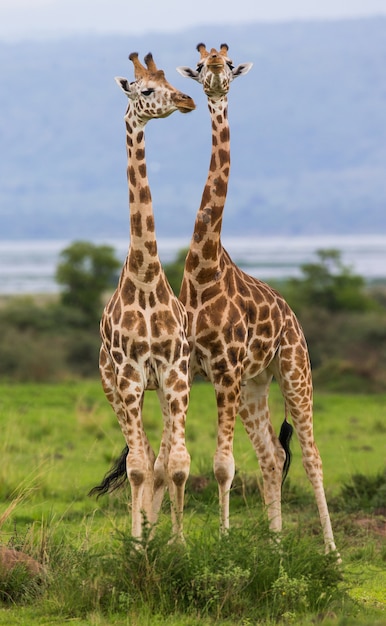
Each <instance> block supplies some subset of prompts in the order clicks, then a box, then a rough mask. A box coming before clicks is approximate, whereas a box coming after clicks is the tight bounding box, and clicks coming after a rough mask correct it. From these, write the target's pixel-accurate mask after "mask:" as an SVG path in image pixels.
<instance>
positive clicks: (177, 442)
mask: <svg viewBox="0 0 386 626" xmlns="http://www.w3.org/2000/svg"><path fill="white" fill-rule="evenodd" d="M177 389H181V392H179V393H178V394H176V392H175V391H170V390H169V391H168V392H166V393H165V391H164V390H159V391H158V392H157V393H158V397H159V399H160V404H161V408H162V413H163V417H164V429H163V433H162V440H161V446H160V452H159V455H158V457H157V460H156V465H155V473H154V502H153V509H154V514H155V515H158V512H159V509H160V507H161V504H162V500H163V495H164V492H165V488H166V486H168V487H169V494H170V502H171V518H172V532H173V536H174V537H175V538H176V539H179V540H181V541H183V540H184V539H183V509H184V499H185V486H186V481H187V480H188V477H189V471H190V455H189V453H188V450H187V448H186V443H185V421H186V411H187V407H188V401H189V386H188V380H187V378H182V379H181V380H180V384H178V385H177Z"/></svg>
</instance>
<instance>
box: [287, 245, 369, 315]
mask: <svg viewBox="0 0 386 626" xmlns="http://www.w3.org/2000/svg"><path fill="white" fill-rule="evenodd" d="M317 255H318V257H319V262H317V263H305V264H304V265H302V266H301V270H302V272H303V277H302V278H293V279H291V280H290V281H289V299H290V300H291V302H292V304H293V305H294V306H297V307H298V308H308V307H317V308H319V309H325V310H327V311H330V312H332V313H335V312H338V311H366V310H369V309H371V308H374V307H375V306H376V305H375V301H374V300H373V299H372V298H370V297H369V296H368V294H366V292H365V281H364V279H363V278H362V277H361V276H358V275H356V274H353V273H352V271H351V269H350V268H349V267H347V266H346V265H344V264H343V263H342V261H341V253H340V251H339V250H335V249H326V250H318V251H317Z"/></svg>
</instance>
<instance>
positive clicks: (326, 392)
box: [0, 242, 386, 626]
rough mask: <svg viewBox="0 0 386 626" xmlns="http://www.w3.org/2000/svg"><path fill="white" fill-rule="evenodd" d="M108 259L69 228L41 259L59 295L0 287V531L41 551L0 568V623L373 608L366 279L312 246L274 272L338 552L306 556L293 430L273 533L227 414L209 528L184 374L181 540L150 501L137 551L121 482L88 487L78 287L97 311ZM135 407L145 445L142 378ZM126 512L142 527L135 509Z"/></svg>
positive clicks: (382, 400)
mask: <svg viewBox="0 0 386 626" xmlns="http://www.w3.org/2000/svg"><path fill="white" fill-rule="evenodd" d="M182 259H183V254H182V253H181V255H179V257H178V259H177V260H176V263H177V264H179V267H180V266H181V261H182ZM117 269H118V265H116V263H114V254H113V251H112V250H111V249H109V248H108V247H107V248H106V247H105V246H103V247H99V246H96V247H94V246H92V245H91V244H88V243H86V242H75V243H74V244H72V245H71V246H70V247H69V248H68V249H66V250H64V251H63V253H62V256H61V260H60V264H59V266H58V269H57V278H58V281H59V282H60V284H61V285H62V287H63V289H62V292H61V295H60V297H59V298H53V299H49V300H46V299H44V300H42V299H37V298H24V297H23V298H9V299H6V300H4V301H3V302H2V305H1V307H0V318H1V325H2V331H3V332H2V334H1V338H0V353H1V360H0V381H1V382H0V407H1V411H0V420H1V427H2V437H1V439H0V455H1V459H2V463H1V467H0V545H3V546H7V547H10V548H16V549H18V550H20V551H23V552H24V553H26V554H28V555H30V556H31V557H33V558H35V559H36V560H37V561H39V562H40V563H42V564H43V567H44V570H43V572H42V573H41V575H40V576H39V577H31V576H30V575H29V574H28V572H27V571H26V570H25V569H24V568H23V567H21V566H18V567H16V568H14V569H13V570H11V571H6V570H5V569H4V570H2V569H0V624H4V625H7V626H11V625H13V624H14V625H25V624H28V625H29V626H34V625H35V624H36V625H38V624H50V625H51V624H63V625H64V624H67V623H71V624H72V623H73V624H81V625H82V626H86V625H90V626H99V625H100V626H105V625H106V626H107V624H109V625H115V624H120V625H121V624H122V625H123V624H127V625H129V624H130V625H136V626H145V625H151V626H153V625H155V626H157V625H158V624H159V625H161V624H162V625H164V624H169V625H171V626H177V625H178V626H192V625H196V624H204V625H207V626H212V625H214V624H221V625H224V626H225V625H231V624H232V625H233V624H237V625H240V626H241V625H243V626H247V625H248V626H249V625H252V624H254V625H260V624H261V625H262V624H265V625H273V624H282V625H284V624H296V625H298V626H305V625H306V624H307V625H309V624H315V623H322V624H324V625H326V626H350V625H354V624H355V625H358V626H359V625H361V626H372V625H374V626H375V625H377V626H381V625H383V624H385V623H386V615H385V607H386V594H385V589H386V567H385V564H386V545H385V536H386V523H385V518H386V467H385V440H386V437H385V435H386V425H385V412H386V408H385V407H386V381H385V378H384V377H385V370H386V368H385V359H386V343H385V336H386V322H385V317H386V316H385V307H386V298H385V292H384V290H383V287H382V286H380V285H371V286H369V285H367V284H365V283H364V281H363V280H362V279H361V277H358V276H355V275H353V274H352V273H351V271H350V269H349V268H346V267H344V266H343V265H342V263H341V260H340V255H339V252H337V251H333V250H326V251H320V252H319V253H318V255H317V259H316V261H315V263H312V264H309V265H307V266H304V267H303V270H302V271H303V276H302V278H301V279H299V280H294V281H289V282H288V283H286V284H283V285H278V287H279V288H280V290H281V291H282V293H283V294H284V295H285V296H286V298H287V299H288V301H289V302H290V304H291V305H292V307H293V308H294V309H295V311H296V312H297V314H298V316H299V318H300V320H301V321H302V324H303V326H304V328H305V333H306V336H307V339H308V342H309V345H310V352H311V358H312V360H313V363H315V367H314V377H315V388H316V393H315V435H316V440H317V443H318V446H319V448H320V452H321V455H322V459H323V462H324V475H325V487H326V492H327V499H328V502H329V505H330V509H331V516H332V523H333V528H334V532H335V538H336V543H337V545H338V549H339V551H340V555H341V557H342V564H341V565H339V564H338V563H337V560H336V555H334V554H332V555H327V556H325V555H324V554H323V540H322V536H321V530H320V522H319V518H318V515H317V511H316V505H315V502H314V497H313V494H312V490H311V487H310V485H309V484H308V481H307V479H306V476H305V473H304V471H303V469H302V464H301V457H300V450H299V446H298V444H297V441H296V440H294V441H293V445H292V451H293V461H292V466H291V469H290V474H289V478H288V479H287V481H286V483H285V485H284V488H283V502H284V504H283V532H282V534H281V542H280V544H277V542H276V541H275V540H273V538H272V537H271V534H270V532H269V530H268V527H267V522H266V516H265V511H264V508H263V506H262V499H261V495H260V493H261V479H260V474H259V469H258V463H257V460H256V458H255V455H254V452H253V450H252V448H251V445H250V443H249V441H248V439H247V437H246V435H245V433H244V431H243V428H242V426H241V424H240V423H237V429H236V436H235V459H236V468H237V471H236V476H235V480H234V484H233V486H232V493H231V526H232V528H231V531H230V533H229V535H227V536H226V537H222V538H220V537H219V534H218V510H217V485H216V483H215V481H214V478H213V475H212V470H211V463H212V457H213V453H214V449H215V438H216V418H215V415H216V411H215V402H214V396H213V391H212V388H211V386H210V385H208V384H207V383H204V382H202V381H197V383H195V384H194V386H193V389H192V394H191V401H190V406H189V412H188V420H187V443H188V448H189V451H190V453H191V456H192V468H191V476H190V478H189V481H188V485H187V496H186V509H185V518H184V527H185V535H186V544H185V545H184V546H180V545H175V544H169V542H168V540H169V538H170V528H171V523H170V514H169V506H168V502H167V499H165V503H164V506H163V510H162V514H161V516H160V520H159V523H158V525H157V529H156V533H155V536H154V537H153V538H151V537H150V534H149V533H148V532H145V534H144V539H143V540H142V541H141V544H142V545H140V549H138V545H137V544H136V542H134V541H133V540H132V539H131V537H130V520H129V511H128V504H129V510H130V494H129V490H128V487H127V485H126V486H125V487H124V488H123V489H122V490H121V491H120V492H115V493H114V494H111V495H109V496H103V497H102V498H100V499H99V500H95V499H93V498H90V497H88V495H87V494H88V491H89V490H90V489H91V488H92V487H93V486H95V484H97V483H98V482H99V481H100V479H101V477H102V476H103V475H104V473H105V472H106V471H107V470H108V468H109V467H110V464H111V462H112V461H113V460H114V459H115V458H116V457H117V456H118V455H119V453H120V451H121V449H122V447H123V445H124V441H123V438H122V435H121V432H120V429H119V427H118V423H117V420H116V417H115V415H114V414H113V412H112V411H111V408H110V406H109V405H108V403H107V401H106V399H105V397H104V395H103V391H102V389H101V385H100V382H99V378H98V372H97V360H98V349H99V335H98V324H97V321H96V319H95V318H96V315H95V311H94V310H91V309H90V308H89V307H88V306H87V303H88V300H87V297H85V296H86V295H87V290H88V287H89V286H90V287H91V286H92V288H93V289H94V286H95V284H97V285H98V290H97V292H95V290H94V291H93V297H94V304H95V306H96V307H97V308H98V310H99V313H98V316H99V315H100V311H101V308H102V306H103V302H104V301H105V299H106V294H108V293H109V292H111V290H112V289H113V288H114V285H115V284H116V271H117ZM168 269H170V268H168ZM180 269H181V267H180ZM174 270H176V268H174ZM178 271H179V270H178V268H177V272H176V277H177V278H176V281H177V282H176V285H178V281H179V278H178V275H179V274H178ZM95 274H97V275H98V282H97V281H96V280H93V276H94V275H95ZM170 277H171V278H170V279H171V280H172V274H170ZM175 289H176V286H175ZM90 297H91V296H90ZM82 302H83V303H84V305H83V304H82ZM270 405H271V411H272V419H273V422H274V426H275V428H276V430H277V429H278V427H279V424H280V423H281V421H282V418H283V409H284V407H283V403H282V399H281V396H280V393H279V390H278V389H277V387H276V385H275V383H273V385H272V390H271V395H270ZM144 421H145V427H146V431H147V433H148V435H149V437H150V440H151V442H152V444H153V445H154V448H155V449H157V446H158V443H159V440H160V433H161V427H162V424H161V417H160V411H159V407H158V402H157V398H156V395H155V393H154V392H149V393H148V394H147V395H146V399H145V405H144ZM144 527H145V529H147V530H149V531H150V529H149V528H148V525H147V524H146V520H144Z"/></svg>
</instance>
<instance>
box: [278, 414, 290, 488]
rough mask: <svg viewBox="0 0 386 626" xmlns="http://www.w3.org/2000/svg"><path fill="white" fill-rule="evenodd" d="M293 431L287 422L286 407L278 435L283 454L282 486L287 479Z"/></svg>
mask: <svg viewBox="0 0 386 626" xmlns="http://www.w3.org/2000/svg"><path fill="white" fill-rule="evenodd" d="M293 430H294V429H293V427H292V425H291V424H290V423H289V421H288V420H287V407H286V410H285V417H284V421H283V423H282V425H281V429H280V434H279V441H280V443H281V445H282V446H283V449H284V452H285V461H284V465H283V473H282V481H281V484H282V485H283V484H284V481H285V479H286V478H287V474H288V470H289V468H290V465H291V458H292V454H291V449H290V443H291V439H292V434H293Z"/></svg>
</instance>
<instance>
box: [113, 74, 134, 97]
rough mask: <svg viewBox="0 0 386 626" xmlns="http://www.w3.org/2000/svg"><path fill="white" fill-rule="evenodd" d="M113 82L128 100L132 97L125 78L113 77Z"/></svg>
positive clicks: (129, 85) (129, 86)
mask: <svg viewBox="0 0 386 626" xmlns="http://www.w3.org/2000/svg"><path fill="white" fill-rule="evenodd" d="M115 82H116V83H117V85H118V86H119V87H120V88H121V89H122V91H123V92H124V93H125V94H126V95H127V97H128V98H132V97H133V95H132V89H131V83H129V81H128V80H127V78H122V76H115Z"/></svg>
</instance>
